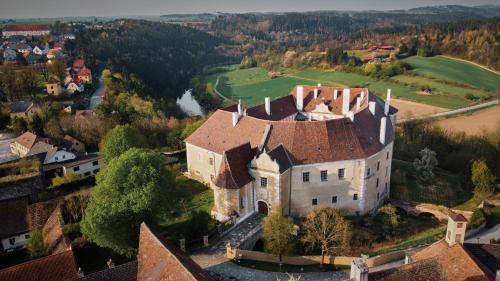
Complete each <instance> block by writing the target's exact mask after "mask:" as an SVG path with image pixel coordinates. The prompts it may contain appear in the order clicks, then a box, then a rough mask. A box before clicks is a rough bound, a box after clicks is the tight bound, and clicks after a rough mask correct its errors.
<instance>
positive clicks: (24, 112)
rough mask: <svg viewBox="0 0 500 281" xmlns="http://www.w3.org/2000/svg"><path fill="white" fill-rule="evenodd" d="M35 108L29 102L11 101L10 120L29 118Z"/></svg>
mask: <svg viewBox="0 0 500 281" xmlns="http://www.w3.org/2000/svg"><path fill="white" fill-rule="evenodd" d="M36 110H37V107H36V106H35V104H34V103H33V102H30V101H13V102H11V104H10V118H14V117H19V118H26V117H29V116H31V115H32V114H33V113H35V111H36Z"/></svg>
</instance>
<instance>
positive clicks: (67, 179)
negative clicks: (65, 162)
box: [52, 172, 82, 188]
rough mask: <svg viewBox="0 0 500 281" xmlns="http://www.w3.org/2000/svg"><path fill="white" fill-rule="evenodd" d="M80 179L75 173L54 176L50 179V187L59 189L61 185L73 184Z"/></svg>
mask: <svg viewBox="0 0 500 281" xmlns="http://www.w3.org/2000/svg"><path fill="white" fill-rule="evenodd" d="M81 179H82V176H80V175H79V174H76V173H71V172H69V173H66V174H64V175H63V176H59V175H57V176H55V177H54V178H53V179H52V187H53V188H55V187H60V186H61V185H63V184H68V183H73V182H76V181H79V180H81Z"/></svg>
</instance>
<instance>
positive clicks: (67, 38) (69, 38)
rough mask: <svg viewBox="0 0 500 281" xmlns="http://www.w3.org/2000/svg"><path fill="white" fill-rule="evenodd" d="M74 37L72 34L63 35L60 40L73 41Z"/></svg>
mask: <svg viewBox="0 0 500 281" xmlns="http://www.w3.org/2000/svg"><path fill="white" fill-rule="evenodd" d="M75 39H76V36H75V34H74V33H64V34H63V35H62V40H75Z"/></svg>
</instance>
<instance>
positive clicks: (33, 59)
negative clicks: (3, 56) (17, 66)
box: [23, 52, 40, 64]
mask: <svg viewBox="0 0 500 281" xmlns="http://www.w3.org/2000/svg"><path fill="white" fill-rule="evenodd" d="M23 57H24V59H25V60H26V62H27V63H28V64H35V63H37V62H38V61H39V60H40V56H38V55H37V54H35V53H33V52H26V53H24V54H23Z"/></svg>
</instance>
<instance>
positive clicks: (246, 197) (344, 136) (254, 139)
mask: <svg viewBox="0 0 500 281" xmlns="http://www.w3.org/2000/svg"><path fill="white" fill-rule="evenodd" d="M390 97H391V92H390V90H388V93H387V99H386V101H385V102H384V101H382V100H380V99H379V98H378V97H376V96H375V95H374V94H373V93H371V92H370V91H369V90H368V89H366V88H351V89H342V88H334V87H322V86H321V85H318V86H297V87H295V88H294V89H293V91H292V92H291V94H290V95H288V96H285V97H282V98H278V99H276V100H274V101H271V99H270V98H265V103H264V104H263V105H258V106H255V107H252V108H248V109H244V108H243V107H242V105H241V103H239V104H238V105H234V106H230V107H228V108H225V109H221V110H217V111H216V112H215V113H214V114H213V115H212V116H211V117H210V118H209V119H208V120H207V121H206V122H205V123H204V124H203V125H202V126H201V127H200V128H199V129H198V130H196V131H195V132H194V133H193V134H192V135H191V136H190V137H188V138H187V139H186V155H187V166H188V175H189V176H190V177H191V178H193V179H196V180H198V181H200V182H204V183H206V184H207V185H209V186H210V187H211V188H212V189H213V190H214V208H213V210H212V214H213V215H214V216H215V217H216V218H217V219H219V220H226V219H228V218H229V217H238V218H239V220H242V219H244V218H245V217H247V216H249V215H251V214H252V213H254V212H259V213H262V214H267V213H268V212H269V211H270V210H272V209H274V208H280V209H279V210H281V211H282V213H283V214H285V215H289V216H297V217H303V216H306V215H307V213H308V211H310V210H311V209H313V208H316V207H319V206H332V207H336V208H339V209H344V210H346V211H348V212H349V213H351V214H366V213H369V212H371V211H373V210H375V209H376V208H378V207H379V206H380V205H381V204H383V202H384V201H385V200H386V199H387V198H388V196H389V192H390V172H391V160H392V149H393V141H394V124H395V122H396V121H395V119H396V112H397V110H396V109H395V108H393V107H391V106H390V100H391V98H390Z"/></svg>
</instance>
